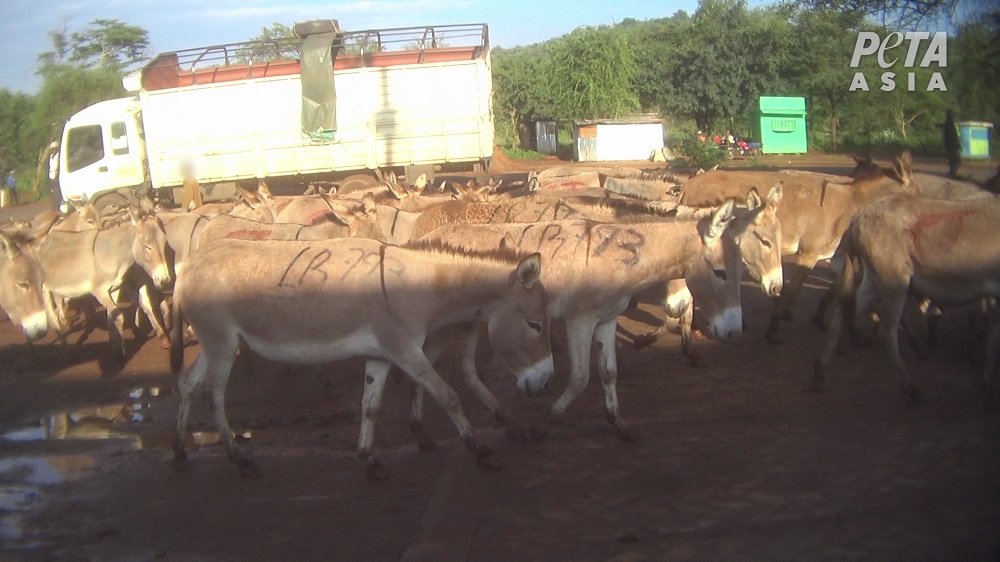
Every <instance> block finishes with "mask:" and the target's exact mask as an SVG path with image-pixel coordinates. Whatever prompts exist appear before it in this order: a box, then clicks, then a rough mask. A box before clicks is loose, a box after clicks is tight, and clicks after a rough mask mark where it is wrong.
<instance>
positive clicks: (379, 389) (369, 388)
mask: <svg viewBox="0 0 1000 562" xmlns="http://www.w3.org/2000/svg"><path fill="white" fill-rule="evenodd" d="M391 368H392V363H390V362H388V361H384V360H380V359H368V360H367V361H365V391H364V395H363V397H362V399H361V432H360V434H359V436H358V458H359V459H361V462H363V463H365V475H366V476H368V478H371V479H372V480H384V479H386V478H388V477H389V475H388V473H386V472H385V468H384V467H383V466H382V462H381V461H380V460H379V458H378V457H377V456H376V455H375V454H374V451H373V450H374V448H375V422H376V420H378V414H379V410H380V409H381V407H382V394H383V391H384V390H385V380H386V378H387V377H388V376H389V369H391Z"/></svg>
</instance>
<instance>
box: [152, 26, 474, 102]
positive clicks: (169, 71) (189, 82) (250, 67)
mask: <svg viewBox="0 0 1000 562" xmlns="http://www.w3.org/2000/svg"><path fill="white" fill-rule="evenodd" d="M301 43H302V39H300V38H299V37H283V38H276V39H268V40H264V41H244V42H240V43H228V44H225V45H211V46H207V47H198V48H194V49H184V50H181V51H172V52H168V53H162V54H159V55H157V56H156V57H155V58H154V59H153V60H152V61H151V62H150V63H149V64H147V65H146V66H145V67H144V68H143V69H142V89H143V90H145V91H154V90H164V89H168V88H179V87H184V86H194V85H203V84H213V83H218V82H229V81H235V80H249V79H253V78H266V77H271V76H287V75H293V74H299V73H300V67H299V58H300V51H299V49H300V46H301ZM335 45H339V46H340V49H339V53H338V55H337V57H336V59H335V60H334V70H346V69H350V68H366V67H386V66H398V65H404V64H422V63H440V62H449V61H461V60H474V59H477V58H481V57H485V56H486V54H487V53H488V52H489V45H490V43H489V26H487V24H485V23H474V24H452V25H428V26H419V27H396V28H386V29H367V30H362V31H346V32H343V33H341V34H340V35H339V37H338V38H337V43H335Z"/></svg>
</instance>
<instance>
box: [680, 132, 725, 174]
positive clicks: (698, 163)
mask: <svg viewBox="0 0 1000 562" xmlns="http://www.w3.org/2000/svg"><path fill="white" fill-rule="evenodd" d="M671 150H673V151H674V152H675V153H677V154H680V155H681V157H679V158H675V159H674V160H673V161H672V162H671V165H676V164H681V167H687V168H702V169H704V170H708V169H709V168H712V167H713V166H715V165H717V164H720V163H721V162H722V161H724V160H725V159H726V153H725V151H724V150H722V149H721V148H719V147H718V146H717V145H716V144H715V143H713V142H709V141H706V142H699V141H698V139H697V138H694V137H687V138H683V139H681V140H679V141H677V142H675V143H674V146H672V147H671ZM678 161H681V162H678Z"/></svg>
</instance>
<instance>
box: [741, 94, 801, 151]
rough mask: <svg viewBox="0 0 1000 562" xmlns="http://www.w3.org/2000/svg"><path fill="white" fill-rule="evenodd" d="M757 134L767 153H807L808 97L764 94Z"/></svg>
mask: <svg viewBox="0 0 1000 562" xmlns="http://www.w3.org/2000/svg"><path fill="white" fill-rule="evenodd" d="M759 107H760V109H759V111H758V113H757V119H756V122H755V125H756V129H757V130H756V131H755V132H754V133H755V136H756V137H757V138H758V139H759V140H760V142H761V150H762V152H763V153H764V154H805V153H806V152H807V151H808V150H809V142H808V139H807V137H806V98H797V97H778V96H761V97H760V105H759Z"/></svg>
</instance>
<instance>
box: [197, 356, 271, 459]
mask: <svg viewBox="0 0 1000 562" xmlns="http://www.w3.org/2000/svg"><path fill="white" fill-rule="evenodd" d="M237 347H238V346H236V345H234V346H233V349H232V350H231V351H227V352H224V354H223V355H222V356H221V357H212V356H210V357H208V361H207V365H206V368H205V371H206V378H205V385H206V386H207V388H208V391H209V395H210V396H211V399H212V417H213V419H214V421H215V429H216V431H218V432H219V438H220V439H222V444H223V445H224V446H225V448H226V456H227V457H228V458H229V460H230V462H232V463H233V464H235V465H236V466H238V467H239V469H240V476H242V477H243V478H259V477H260V470H259V469H258V468H257V465H256V464H254V462H253V461H252V460H250V459H249V458H247V457H246V456H244V455H243V451H242V450H241V448H240V446H239V445H237V443H236V437H235V436H234V435H233V430H232V428H231V427H230V426H229V419H228V418H227V417H226V384H227V383H228V382H229V375H230V373H231V372H232V369H233V362H234V361H235V360H236V351H237ZM202 354H204V352H202Z"/></svg>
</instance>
